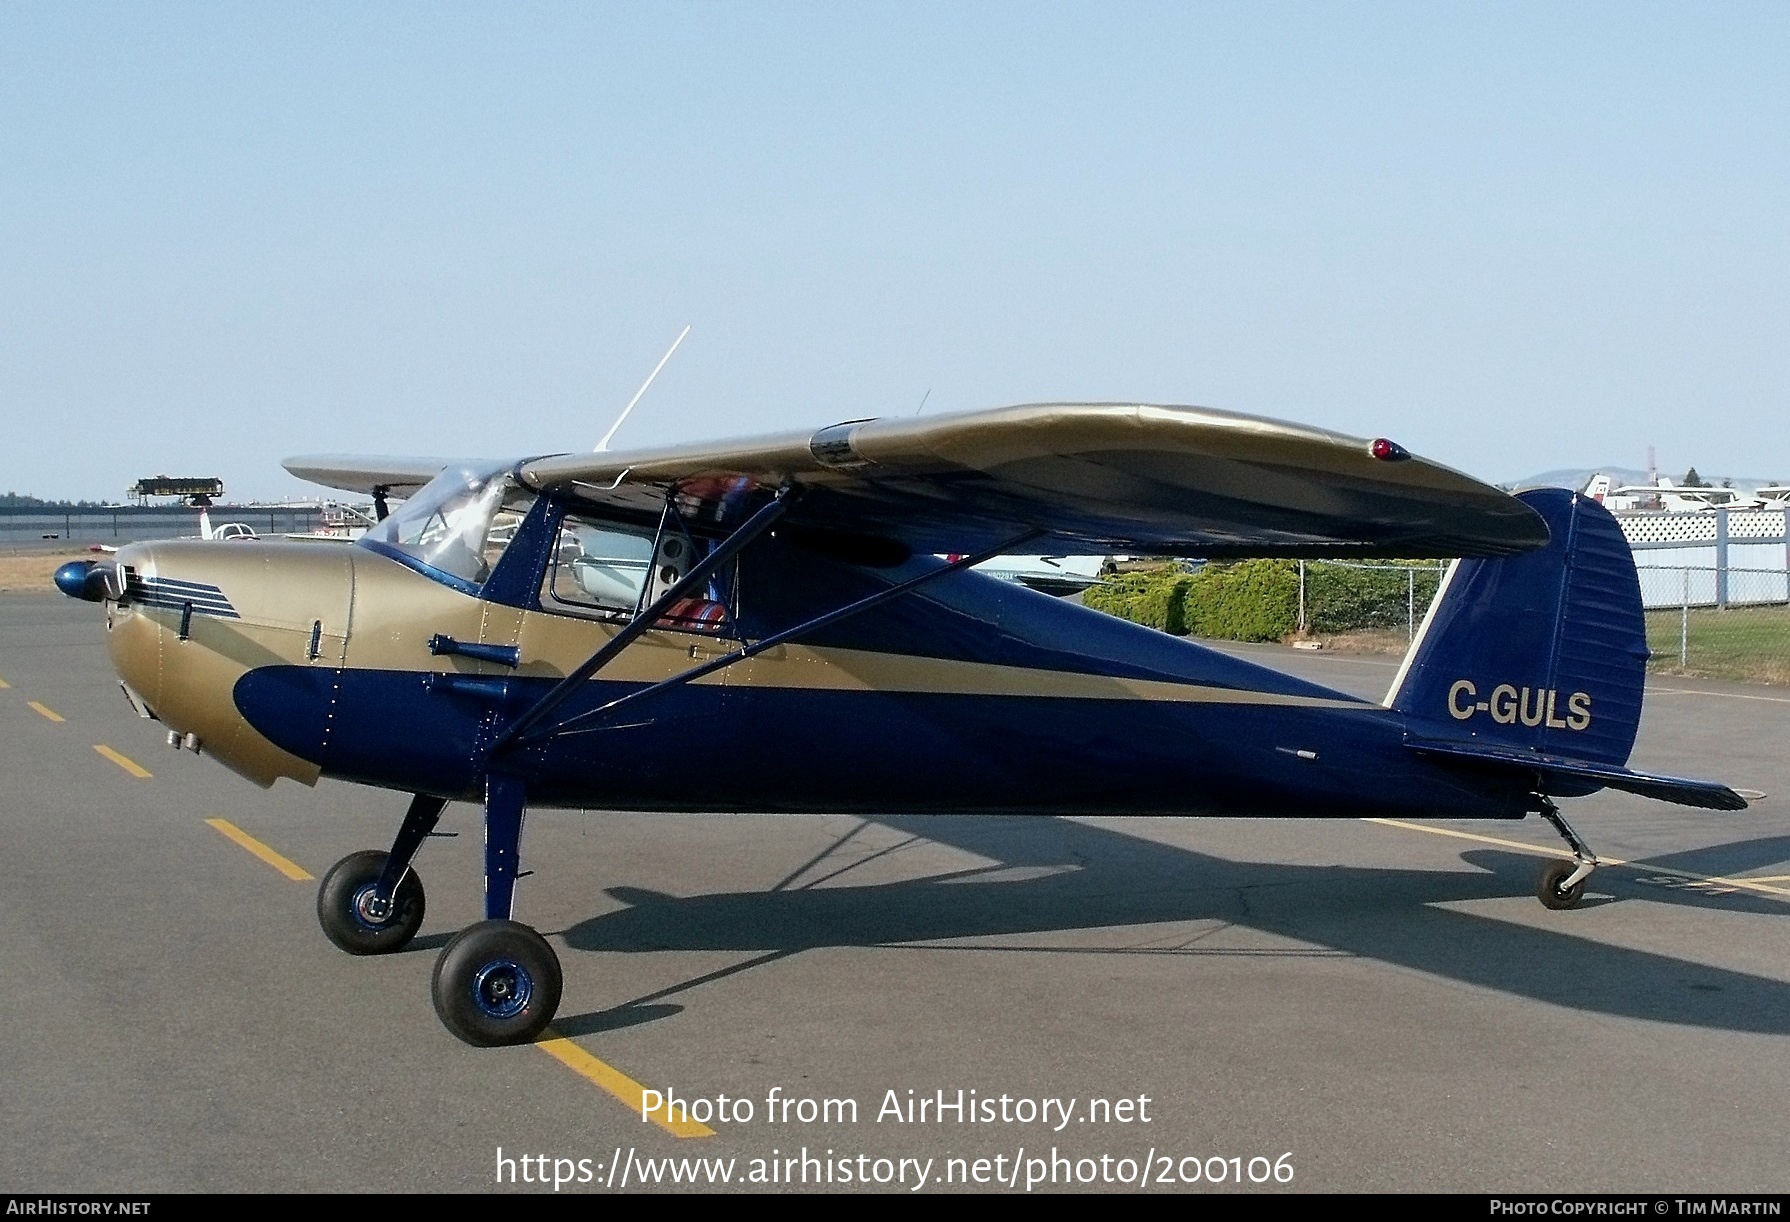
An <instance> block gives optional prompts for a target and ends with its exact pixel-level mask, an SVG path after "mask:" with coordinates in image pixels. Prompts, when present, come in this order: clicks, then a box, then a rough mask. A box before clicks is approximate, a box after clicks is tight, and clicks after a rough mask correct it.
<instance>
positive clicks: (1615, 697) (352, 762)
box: [57, 404, 1746, 1045]
mask: <svg viewBox="0 0 1790 1222" xmlns="http://www.w3.org/2000/svg"><path fill="white" fill-rule="evenodd" d="M286 467H287V469H288V470H290V471H291V472H292V473H293V474H295V475H298V476H301V477H303V478H305V479H309V480H312V481H315V482H317V483H320V484H323V485H327V486H329V487H333V488H338V489H343V490H347V491H352V492H358V493H362V494H370V495H371V496H372V497H373V498H374V503H375V505H376V506H377V507H378V509H379V513H380V517H381V521H380V523H379V525H378V526H377V527H375V528H374V529H373V530H371V531H369V532H368V533H367V534H366V535H365V536H364V537H363V538H361V539H360V540H359V541H358V542H356V543H355V544H354V545H353V546H342V545H340V544H325V543H316V544H305V543H294V542H278V543H270V542H259V543H258V542H246V543H234V544H231V545H230V546H228V547H225V546H220V545H217V544H215V543H209V542H205V541H192V542H185V541H172V542H153V543H134V544H130V545H128V546H126V547H125V548H123V549H122V550H121V551H120V552H119V553H118V555H117V556H116V558H115V563H109V562H93V561H77V562H75V563H73V564H71V565H69V566H66V567H65V568H64V569H63V570H61V571H60V572H59V573H58V574H57V584H58V585H59V586H60V587H61V588H62V589H63V590H64V591H65V592H68V593H71V594H73V595H75V596H77V597H83V598H87V599H90V600H92V601H95V602H101V603H103V604H104V608H105V623H106V631H107V642H108V646H109V649H110V653H111V656H112V660H113V663H114V665H115V667H116V668H117V671H118V673H119V676H120V677H121V679H122V681H123V685H124V688H125V692H126V695H127V696H129V698H130V699H131V701H132V702H133V704H135V705H136V706H137V707H138V709H139V711H140V712H142V713H143V714H144V715H146V716H153V717H155V718H159V719H160V720H161V721H162V722H164V723H165V724H166V725H167V726H168V727H169V740H170V742H173V743H176V744H182V745H185V746H187V747H190V748H192V749H194V750H199V749H201V747H202V748H203V749H204V750H206V751H209V752H210V753H211V754H212V755H214V756H216V757H217V758H218V759H220V760H221V761H223V763H224V764H225V765H227V766H228V767H230V768H232V769H234V770H235V771H237V772H239V773H241V774H242V775H243V776H245V777H247V778H249V779H250V780H253V781H255V782H257V783H259V784H261V785H264V786H265V785H270V784H272V783H273V781H274V780H275V779H277V778H279V777H291V778H293V779H295V780H298V781H302V782H304V783H306V784H312V783H314V782H315V781H316V780H317V779H318V777H320V776H325V775H327V776H331V777H339V778H343V779H346V780H350V781H355V782H359V783H362V784H366V785H373V786H379V787H383V788H386V789H393V790H398V791H400V792H404V793H408V794H410V795H412V796H411V801H410V804H409V808H408V811H407V813H406V814H405V816H404V819H403V821H402V824H401V825H400V827H399V828H398V831H397V834H396V836H395V838H394V840H393V841H392V844H391V846H390V848H389V849H387V850H385V851H383V852H381V851H377V850H374V851H366V852H359V853H355V854H352V855H350V856H348V857H346V858H344V859H343V860H342V861H340V862H339V863H337V864H336V865H335V867H334V868H332V869H331V870H330V871H329V873H328V875H327V877H325V879H324V880H323V882H322V884H321V886H320V888H319V891H318V897H317V913H318V918H319V920H320V922H321V924H322V926H323V929H324V932H325V933H326V934H327V935H328V936H329V938H330V939H331V940H332V941H333V942H334V943H335V944H336V945H337V946H339V947H341V948H342V949H343V950H346V951H348V952H350V953H353V954H383V953H389V952H391V951H395V950H397V949H399V948H400V947H402V946H404V945H405V944H406V943H407V942H408V941H409V940H410V939H411V937H412V936H413V935H414V934H415V933H416V931H417V928H418V926H419V925H420V924H421V922H422V919H423V910H424V895H423V885H422V882H421V880H420V879H419V878H418V877H417V874H416V871H415V870H414V869H412V868H411V862H412V858H413V856H414V854H415V853H416V850H417V847H418V846H419V845H420V844H421V843H422V842H423V840H424V838H425V837H426V836H427V835H428V833H429V832H430V831H431V829H433V828H434V826H435V824H436V821H437V820H438V818H439V817H440V814H441V811H442V808H443V806H444V805H445V804H446V803H447V802H448V801H450V800H464V801H476V802H481V803H482V804H483V807H484V824H485V870H484V873H485V918H486V919H485V920H483V921H481V922H478V923H476V924H474V925H472V926H470V927H468V928H466V929H463V930H461V931H460V932H459V933H458V934H456V935H455V936H454V938H453V939H452V940H451V941H450V942H449V943H448V944H447V945H446V946H445V947H444V948H443V950H442V951H441V954H440V957H439V959H438V960H437V962H436V965H435V970H434V975H433V978H432V983H431V989H432V994H433V1000H434V1004H435V1008H436V1012H437V1013H438V1014H439V1015H440V1017H441V1019H442V1021H443V1023H444V1024H445V1025H446V1026H447V1027H448V1029H449V1030H450V1031H452V1032H453V1033H454V1034H455V1035H457V1036H459V1037H460V1038H461V1039H463V1040H466V1041H467V1042H469V1043H473V1044H481V1045H493V1044H507V1043H518V1042H523V1041H527V1040H530V1039H532V1038H533V1037H534V1036H535V1035H537V1034H538V1033H539V1032H540V1031H541V1030H542V1028H543V1027H545V1026H546V1024H547V1022H548V1021H549V1020H550V1019H551V1018H552V1016H553V1013H554V1010H555V1008H556V1006H557V1005H558V1002H559V998H560V991H561V984H562V977H561V970H560V965H559V961H558V958H557V956H556V955H555V953H554V950H553V948H552V946H551V945H550V944H549V943H548V942H547V941H546V940H545V939H544V938H542V937H541V935H540V934H538V933H537V932H536V931H534V930H533V929H531V928H530V927H528V926H527V925H524V924H521V923H518V922H516V921H515V920H513V919H512V916H513V909H514V900H515V894H516V882H517V879H518V878H519V877H520V876H521V871H520V870H519V865H520V857H519V852H520V845H521V832H522V823H523V813H524V811H525V810H526V809H527V808H528V807H529V806H562V807H578V808H595V809H626V810H643V811H666V812H671V811H718V812H726V811H830V812H855V813H860V814H880V815H888V814H914V813H926V812H937V813H982V814H990V815H999V814H1005V813H1057V814H1105V815H1112V814H1152V815H1262V816H1300V817H1309V816H1332V817H1338V818H1354V817H1360V816H1365V815H1403V816H1406V817H1423V818H1449V817H1458V818H1475V819H1479V818H1508V819H1520V818H1523V817H1524V816H1526V815H1529V814H1539V815H1540V816H1541V817H1543V818H1544V819H1546V820H1547V821H1548V822H1550V823H1551V824H1552V825H1553V827H1554V828H1555V829H1556V830H1557V831H1558V832H1559V833H1560V835H1561V836H1562V837H1563V838H1564V839H1565V840H1566V842H1567V844H1568V845H1569V846H1570V847H1571V849H1572V852H1573V857H1574V860H1573V861H1566V860H1559V861H1555V862H1553V863H1551V864H1550V865H1549V866H1548V867H1547V868H1546V869H1544V870H1543V872H1542V876H1541V880H1540V884H1539V887H1538V894H1539V896H1540V898H1541V901H1542V902H1543V903H1544V904H1546V905H1547V906H1548V907H1550V908H1567V907H1571V906H1572V905H1573V904H1575V903H1577V902H1578V901H1579V898H1580V897H1581V895H1582V894H1583V892H1584V887H1585V880H1586V878H1587V877H1588V876H1589V875H1590V873H1591V871H1592V870H1593V868H1594V867H1595V866H1596V864H1597V859H1596V857H1595V856H1594V855H1593V854H1592V852H1591V850H1590V849H1589V848H1588V847H1587V846H1586V845H1585V843H1584V842H1583V841H1582V840H1581V839H1580V838H1579V836H1578V835H1577V834H1576V833H1575V832H1574V831H1573V829H1572V828H1571V827H1570V826H1569V825H1568V824H1567V822H1566V820H1565V819H1564V818H1563V817H1562V816H1561V814H1560V812H1559V810H1558V809H1557V807H1556V805H1555V799H1556V798H1562V797H1573V796H1579V795H1583V794H1588V793H1592V792H1594V791H1596V790H1599V789H1602V788H1605V787H1614V788H1617V789H1622V790H1627V791H1630V792H1633V793H1637V794H1644V795H1646V796H1649V797H1654V798H1662V799H1665V800H1667V801H1672V802H1679V803H1683V804H1686V805H1690V806H1700V807H1705V808H1711V809H1720V810H1734V809H1740V808H1742V807H1744V806H1745V805H1746V802H1745V801H1744V800H1743V799H1742V798H1741V797H1740V796H1739V795H1738V794H1736V793H1735V792H1734V791H1733V790H1731V789H1729V788H1728V787H1727V786H1725V785H1721V784H1717V783H1714V782H1708V781H1694V780H1683V779H1678V778H1674V777H1666V776H1658V775H1653V774H1649V773H1645V772H1639V771H1634V770H1631V769H1629V768H1628V767H1627V761H1628V756H1629V751H1630V748H1631V747H1632V745H1633V743H1634V739H1635V733H1636V729H1637V727H1638V725H1639V721H1640V713H1641V695H1642V678H1643V670H1644V667H1645V664H1646V659H1647V646H1646V640H1645V635H1644V632H1643V622H1642V613H1641V595H1640V588H1639V584H1638V582H1637V580H1636V576H1635V568H1634V562H1633V559H1632V557H1631V556H1630V553H1629V549H1628V545H1627V543H1626V542H1625V540H1624V538H1623V535H1622V532H1621V531H1620V530H1619V529H1618V527H1617V525H1616V522H1615V520H1614V519H1613V518H1612V517H1611V516H1610V514H1609V513H1608V512H1607V511H1606V510H1605V509H1603V507H1602V506H1600V505H1598V504H1597V503H1596V502H1594V501H1592V500H1591V499H1589V498H1587V497H1585V496H1582V495H1578V494H1574V493H1572V492H1569V491H1566V490H1561V489H1543V490H1539V491H1534V492H1528V493H1524V494H1522V495H1520V496H1511V495H1508V494H1506V493H1504V492H1501V491H1499V490H1497V489H1495V488H1492V487H1490V486H1488V485H1486V484H1483V483H1480V482H1479V481H1477V480H1474V479H1471V478H1469V477H1467V476H1465V475H1462V474H1460V473H1458V472H1456V471H1452V470H1450V469H1448V468H1446V467H1443V466H1440V465H1438V464H1435V463H1432V462H1428V461H1425V460H1423V459H1421V458H1418V457H1415V456H1413V455H1411V454H1410V453H1408V452H1407V451H1406V450H1405V449H1404V448H1402V447H1401V446H1399V445H1397V444H1395V443H1393V442H1391V441H1388V440H1386V439H1384V438H1380V439H1375V440H1368V439H1365V438H1354V437H1346V436H1342V435H1339V434H1336V433H1330V432H1324V431H1320V430H1316V429H1311V428H1304V427H1300V426H1296V425H1291V424H1284V423H1279V422H1276V421H1272V420H1265V419H1259V418H1255V417H1250V416H1241V415H1234V414H1230V413H1226V412H1220V411H1214V410H1209V409H1204V408H1191V407H1160V406H1148V405H1135V404H1044V405H1031V406H1020V407H1010V408H1002V409H997V410H992V411H982V412H970V413H963V414H958V415H940V416H934V417H928V418H925V419H913V418H902V419H880V420H857V421H850V422H847V423H844V424H836V425H833V426H831V427H828V428H823V429H820V430H819V431H817V432H812V433H808V432H802V433H793V434H788V435H781V436H772V437H765V438H754V439H747V440H741V441H732V442H720V443H715V444H708V445H692V446H684V447H674V448H664V449H636V450H629V451H617V452H599V453H595V454H568V455H556V456H550V457H540V458H525V459H522V460H520V461H505V462H483V463H460V462H451V463H450V462H446V461H443V460H394V459H361V458H344V457H331V456H322V457H310V458H295V459H291V460H288V461H287V463H286ZM392 496H401V497H407V498H408V499H406V500H405V501H404V502H403V504H402V505H401V506H399V507H397V508H396V509H395V510H393V511H391V512H390V513H389V515H388V513H387V512H386V499H387V498H388V497H392ZM1044 552H1049V553H1055V554H1104V553H1111V552H1129V553H1144V554H1149V555H1181V556H1197V557H1204V558H1207V559H1220V560H1222V559H1225V558H1231V557H1243V556H1287V557H1336V556H1346V557H1351V558H1368V557H1401V558H1419V557H1465V558H1466V559H1459V560H1457V561H1456V563H1455V564H1454V566H1453V567H1452V568H1451V569H1450V570H1449V571H1448V574H1447V576H1446V578H1445V580H1444V582H1443V585H1442V588H1441V590H1440V592H1439V594H1438V596H1437V598H1436V600H1435V602H1434V604H1433V605H1432V607H1431V609H1430V612H1429V614H1428V616H1427V617H1426V618H1425V620H1424V623H1423V628H1422V631H1421V633H1420V634H1419V635H1418V637H1417V639H1416V641H1415V643H1414V644H1413V646H1412V648H1411V650H1410V653H1409V655H1408V656H1407V657H1406V659H1405V663H1404V666H1403V668H1402V669H1401V670H1400V671H1399V673H1398V676H1397V679H1396V680H1395V682H1394V683H1393V685H1392V690H1391V691H1390V692H1389V693H1388V694H1387V696H1386V699H1385V700H1384V701H1383V702H1381V703H1378V704H1376V703H1372V702H1368V701H1363V700H1360V699H1357V698H1355V697H1352V696H1348V695H1345V694H1343V693H1341V692H1336V691H1332V690H1329V689H1327V688H1324V687H1321V686H1319V685H1317V684H1314V683H1308V682H1306V681H1304V680H1302V679H1298V678H1294V677H1292V676H1290V675H1287V674H1283V673H1281V672H1279V671H1276V670H1273V669H1270V668H1266V667H1263V666H1258V665H1255V664H1252V663H1250V662H1247V661H1243V660H1240V659H1238V658H1235V657H1231V656H1229V655H1227V654H1224V653H1221V652H1218V651H1216V650H1213V649H1209V648H1206V647H1203V646H1201V645H1198V644H1195V643H1193V642H1191V641H1186V640H1179V639H1176V638H1174V637H1170V636H1166V635H1164V634H1162V633H1160V632H1157V631H1154V630H1152V629H1148V628H1142V627H1139V626H1136V625H1133V624H1129V623H1126V622H1123V621H1121V620H1118V619H1115V618H1111V617H1108V616H1106V615H1104V614H1101V613H1100V612H1097V611H1091V610H1087V609H1084V608H1082V607H1079V606H1075V605H1073V604H1070V603H1066V602H1062V601H1058V600H1056V599H1053V598H1050V597H1048V596H1045V595H1042V594H1038V593H1034V592H1032V591H1029V590H1026V589H1023V588H1020V587H1018V586H1015V585H1012V584H1010V583H1007V582H1003V581H1000V580H997V579H995V578H992V577H988V576H985V575H982V574H979V573H976V572H973V571H970V569H971V566H973V565H975V564H978V563H981V562H983V561H985V560H988V559H989V558H991V557H994V556H997V555H1002V554H1015V553H1019V554H1024V553H1044ZM946 555H950V556H955V557H956V558H955V559H949V560H948V559H944V558H943V557H944V556H946Z"/></svg>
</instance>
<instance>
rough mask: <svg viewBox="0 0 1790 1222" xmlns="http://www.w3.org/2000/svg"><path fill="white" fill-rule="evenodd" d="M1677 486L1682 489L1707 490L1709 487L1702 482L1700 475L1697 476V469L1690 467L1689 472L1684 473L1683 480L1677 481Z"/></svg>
mask: <svg viewBox="0 0 1790 1222" xmlns="http://www.w3.org/2000/svg"><path fill="white" fill-rule="evenodd" d="M1679 486H1680V487H1683V488H1707V487H1709V484H1708V483H1707V482H1705V481H1704V479H1703V477H1702V476H1701V475H1698V474H1697V469H1696V468H1695V467H1692V468H1691V469H1690V470H1689V471H1686V472H1685V473H1684V478H1683V479H1682V480H1680V481H1679Z"/></svg>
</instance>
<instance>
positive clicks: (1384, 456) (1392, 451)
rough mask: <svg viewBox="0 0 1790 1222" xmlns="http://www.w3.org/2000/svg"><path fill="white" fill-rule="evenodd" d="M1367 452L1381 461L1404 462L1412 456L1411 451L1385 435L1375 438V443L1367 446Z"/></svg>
mask: <svg viewBox="0 0 1790 1222" xmlns="http://www.w3.org/2000/svg"><path fill="white" fill-rule="evenodd" d="M1367 452H1368V453H1369V454H1372V455H1373V456H1374V457H1375V458H1377V459H1379V460H1380V461H1381V462H1403V461H1405V459H1407V458H1409V457H1411V451H1409V450H1407V449H1405V447H1404V446H1401V445H1400V444H1399V443H1398V442H1396V441H1392V440H1390V439H1388V438H1385V437H1376V438H1374V441H1373V444H1372V445H1370V446H1368V447H1367Z"/></svg>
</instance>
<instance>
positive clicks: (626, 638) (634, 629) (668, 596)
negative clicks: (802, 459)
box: [490, 484, 800, 755]
mask: <svg viewBox="0 0 1790 1222" xmlns="http://www.w3.org/2000/svg"><path fill="white" fill-rule="evenodd" d="M799 495H800V489H799V486H798V485H796V484H785V485H784V486H783V487H781V488H779V489H778V490H777V495H776V498H775V499H774V500H772V501H771V502H770V503H769V504H767V505H765V506H764V507H763V508H761V509H759V510H758V511H757V512H756V513H754V514H753V515H752V516H751V517H750V518H747V519H746V521H745V522H744V523H743V524H742V525H741V526H740V528H739V529H738V530H736V531H734V532H733V533H732V534H731V535H729V536H727V538H726V539H724V540H722V541H721V543H720V544H718V545H717V546H716V547H715V549H714V550H713V551H711V552H710V553H709V554H708V555H707V556H704V557H703V558H702V559H701V560H700V561H698V562H697V563H696V564H695V565H694V566H692V567H691V569H690V571H689V572H688V573H686V574H684V576H683V577H681V578H680V579H679V580H678V581H677V582H676V583H675V584H673V585H672V587H671V588H670V589H669V590H666V591H665V592H664V593H663V594H661V595H659V597H658V598H656V599H654V600H653V604H652V605H651V606H650V607H647V608H646V609H645V610H644V611H642V612H641V613H640V614H639V615H636V616H635V617H634V619H633V620H632V621H631V622H629V623H628V624H626V625H624V626H623V627H622V630H621V631H620V632H617V633H616V634H615V635H614V636H612V637H610V638H609V640H607V641H606V642H604V644H603V647H602V648H601V649H599V650H597V651H596V652H595V653H593V654H591V656H590V657H588V658H586V659H585V660H584V662H583V663H582V664H581V665H579V666H578V668H577V669H575V670H573V671H572V672H571V673H569V674H567V675H566V677H565V678H563V679H561V680H560V681H559V682H558V683H556V684H554V685H553V687H552V688H550V689H549V690H548V692H547V694H546V695H544V696H542V697H541V698H540V699H539V700H537V701H536V702H535V703H534V704H533V705H532V706H531V707H530V708H528V709H527V710H526V711H525V712H524V713H523V714H522V715H521V716H520V717H518V718H517V719H516V720H515V721H513V722H511V723H510V725H509V728H507V729H506V730H504V732H503V733H502V734H500V735H498V736H497V739H496V741H495V742H493V743H492V744H491V752H490V753H491V754H492V755H496V754H498V753H499V752H502V751H506V750H509V749H510V748H511V747H514V746H516V745H517V743H518V742H519V741H520V740H521V739H522V737H523V735H525V734H527V733H528V732H529V731H530V730H532V729H533V728H534V727H535V726H537V725H539V724H540V723H541V722H542V721H543V720H545V719H546V718H547V717H549V716H551V715H552V714H553V711H554V710H555V709H557V708H559V706H560V705H562V704H564V703H565V702H566V701H567V700H569V699H571V698H572V696H573V695H574V694H575V693H577V692H578V691H579V690H580V689H582V688H583V686H584V684H585V681H586V680H588V679H589V678H590V677H591V676H592V675H594V674H596V673H597V672H598V671H599V670H602V669H603V667H605V666H607V665H608V664H609V663H610V662H611V661H612V660H613V659H614V658H615V656H616V655H617V654H619V653H620V652H621V651H622V650H624V649H626V648H627V647H628V646H629V645H632V644H633V643H634V641H635V639H636V638H638V637H639V636H640V635H641V634H642V633H644V632H646V631H647V630H648V629H649V628H651V627H653V626H654V625H655V624H657V623H658V622H659V618H660V617H661V616H662V615H664V613H665V612H666V611H667V610H669V609H670V608H671V606H672V604H673V603H675V602H677V601H678V600H679V599H681V598H684V597H687V596H688V595H689V593H690V591H692V590H695V589H699V588H701V587H702V585H703V584H704V583H705V582H707V581H708V579H709V578H710V577H712V576H714V575H715V573H717V572H719V571H720V569H721V568H722V566H723V565H725V564H726V563H727V562H728V561H729V560H732V559H733V558H734V556H735V555H737V554H738V553H739V551H740V549H741V548H743V547H745V546H746V545H747V544H748V543H750V542H752V540H754V539H756V538H758V536H759V535H761V534H763V533H764V532H765V531H767V530H769V529H770V528H771V527H772V526H773V525H774V524H775V523H776V521H777V519H778V518H781V517H782V516H783V515H784V514H785V513H787V512H788V511H789V509H790V507H791V506H792V505H794V504H795V502H796V498H797V497H798V496H799Z"/></svg>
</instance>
